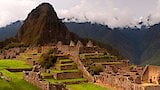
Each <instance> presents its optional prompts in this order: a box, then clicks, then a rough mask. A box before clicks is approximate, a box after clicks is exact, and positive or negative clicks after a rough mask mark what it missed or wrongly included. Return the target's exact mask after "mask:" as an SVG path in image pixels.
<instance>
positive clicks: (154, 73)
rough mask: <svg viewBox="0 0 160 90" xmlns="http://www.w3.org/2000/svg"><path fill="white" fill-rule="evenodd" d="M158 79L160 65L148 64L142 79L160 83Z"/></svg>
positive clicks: (159, 76)
mask: <svg viewBox="0 0 160 90" xmlns="http://www.w3.org/2000/svg"><path fill="white" fill-rule="evenodd" d="M158 79H160V66H152V65H148V66H146V67H145V69H144V72H143V77H142V80H143V81H144V82H147V83H155V84H159V83H160V82H158Z"/></svg>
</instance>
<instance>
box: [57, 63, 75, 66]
mask: <svg viewBox="0 0 160 90" xmlns="http://www.w3.org/2000/svg"><path fill="white" fill-rule="evenodd" d="M70 65H75V64H74V63H67V64H56V66H70Z"/></svg>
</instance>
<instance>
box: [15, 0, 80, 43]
mask: <svg viewBox="0 0 160 90" xmlns="http://www.w3.org/2000/svg"><path fill="white" fill-rule="evenodd" d="M17 38H18V40H19V41H21V42H22V43H24V44H27V45H44V44H49V43H57V42H58V41H62V42H64V43H69V42H70V40H79V37H78V36H77V35H76V34H73V33H71V32H70V31H68V29H67V27H66V26H65V25H64V24H63V23H62V21H61V20H60V19H59V18H58V17H57V14H56V12H55V10H54V8H53V7H52V5H50V4H49V3H42V4H40V5H39V6H38V7H36V8H35V9H33V10H32V11H31V13H29V14H28V17H27V18H26V20H25V21H24V24H23V25H22V27H21V28H20V30H19V31H18V34H17Z"/></svg>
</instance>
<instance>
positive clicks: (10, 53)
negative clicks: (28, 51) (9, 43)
mask: <svg viewBox="0 0 160 90" xmlns="http://www.w3.org/2000/svg"><path fill="white" fill-rule="evenodd" d="M24 51H25V48H10V49H8V50H4V51H1V52H0V59H13V58H16V56H17V55H19V54H20V53H23V52H24Z"/></svg>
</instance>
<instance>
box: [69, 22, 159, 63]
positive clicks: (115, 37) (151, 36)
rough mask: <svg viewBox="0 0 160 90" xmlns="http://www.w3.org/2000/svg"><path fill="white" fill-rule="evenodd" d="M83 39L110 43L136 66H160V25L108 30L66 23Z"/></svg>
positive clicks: (88, 25)
mask: <svg viewBox="0 0 160 90" xmlns="http://www.w3.org/2000/svg"><path fill="white" fill-rule="evenodd" d="M66 25H67V27H68V28H69V29H70V31H72V32H74V33H77V34H79V35H80V36H82V37H86V38H91V39H94V40H97V41H100V42H103V43H109V44H110V45H111V46H112V47H114V48H116V49H118V50H119V52H120V53H121V54H122V55H123V56H124V57H126V58H128V59H130V60H131V61H132V62H133V63H136V64H156V65H160V40H159V39H160V32H159V31H160V24H156V25H153V26H151V27H150V28H147V27H143V28H141V29H138V28H133V29H132V28H114V29H111V28H108V27H107V26H103V25H100V24H91V23H74V22H72V23H66Z"/></svg>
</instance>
